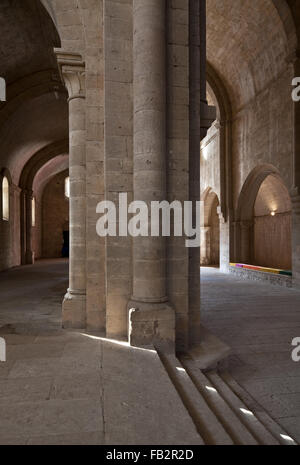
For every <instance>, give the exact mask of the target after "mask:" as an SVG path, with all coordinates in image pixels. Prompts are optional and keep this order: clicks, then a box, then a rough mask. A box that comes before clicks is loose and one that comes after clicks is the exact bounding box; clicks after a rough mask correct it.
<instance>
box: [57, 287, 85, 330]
mask: <svg viewBox="0 0 300 465" xmlns="http://www.w3.org/2000/svg"><path fill="white" fill-rule="evenodd" d="M62 326H63V328H65V329H68V328H72V329H85V328H86V295H85V294H73V293H72V292H70V291H68V292H67V294H66V295H65V297H64V301H63V304H62Z"/></svg>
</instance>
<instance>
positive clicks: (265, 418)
mask: <svg viewBox="0 0 300 465" xmlns="http://www.w3.org/2000/svg"><path fill="white" fill-rule="evenodd" d="M221 376H222V378H223V380H224V381H225V382H226V383H227V385H228V386H229V387H230V389H231V390H232V391H233V392H234V393H235V394H236V395H237V396H238V397H239V398H240V399H241V400H242V402H243V403H244V404H245V405H247V407H248V408H249V410H251V411H253V412H255V416H256V417H257V418H258V420H259V421H260V422H261V423H262V424H263V425H264V426H265V428H266V429H267V430H268V431H270V433H271V434H272V435H273V436H274V437H275V438H276V440H277V441H278V442H279V443H280V444H282V445H296V444H297V443H296V441H295V440H294V439H293V438H291V437H290V436H289V434H288V433H287V432H286V431H285V430H284V429H283V428H282V426H280V425H279V424H278V423H277V422H276V421H274V420H273V418H271V417H270V415H269V414H268V413H267V412H266V411H265V410H264V408H263V407H262V406H261V405H259V403H258V402H256V400H254V399H253V397H252V396H251V395H250V394H249V393H248V392H247V391H246V390H245V389H244V388H243V387H242V386H240V384H238V383H237V381H236V380H235V379H234V378H233V377H232V376H231V375H230V373H228V372H224V373H221Z"/></svg>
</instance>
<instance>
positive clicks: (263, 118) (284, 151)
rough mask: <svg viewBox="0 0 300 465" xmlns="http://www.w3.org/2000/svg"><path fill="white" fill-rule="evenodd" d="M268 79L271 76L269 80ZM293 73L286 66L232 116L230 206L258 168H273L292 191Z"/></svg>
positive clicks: (236, 201)
mask: <svg viewBox="0 0 300 465" xmlns="http://www.w3.org/2000/svg"><path fill="white" fill-rule="evenodd" d="M270 77H271V76H270ZM292 78H293V73H292V70H291V68H290V67H289V66H288V65H287V67H286V69H285V70H283V71H282V73H281V75H280V76H279V77H277V78H274V79H271V81H270V83H269V85H268V86H267V87H266V88H265V89H264V90H263V91H262V92H261V93H259V94H258V95H256V97H255V99H253V100H252V101H250V102H249V103H248V104H247V105H245V106H244V107H243V108H242V109H240V110H238V111H237V112H236V113H235V114H234V116H233V147H232V160H233V163H232V169H233V204H234V207H235V208H236V207H237V203H238V198H239V194H240V191H241V189H242V187H243V184H244V182H245V180H246V179H247V176H248V175H249V174H250V172H251V171H252V170H253V169H254V168H255V167H256V166H257V165H260V164H263V163H268V164H271V165H273V166H275V167H276V168H277V169H278V170H279V172H280V175H281V177H282V179H283V181H284V182H285V184H286V187H287V188H288V189H289V190H290V188H291V187H292V172H293V171H292V170H293V167H292V157H293V101H292V98H291V82H292Z"/></svg>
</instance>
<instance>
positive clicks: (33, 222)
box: [31, 197, 35, 228]
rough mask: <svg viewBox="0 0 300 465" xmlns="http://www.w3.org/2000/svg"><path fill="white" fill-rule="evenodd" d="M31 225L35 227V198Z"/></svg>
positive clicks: (32, 201)
mask: <svg viewBox="0 0 300 465" xmlns="http://www.w3.org/2000/svg"><path fill="white" fill-rule="evenodd" d="M31 225H32V227H33V228H34V227H35V198H34V197H33V198H32V200H31Z"/></svg>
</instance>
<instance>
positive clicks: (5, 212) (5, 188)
mask: <svg viewBox="0 0 300 465" xmlns="http://www.w3.org/2000/svg"><path fill="white" fill-rule="evenodd" d="M2 219H3V220H4V221H9V182H8V179H7V177H6V176H4V178H3V180H2Z"/></svg>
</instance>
